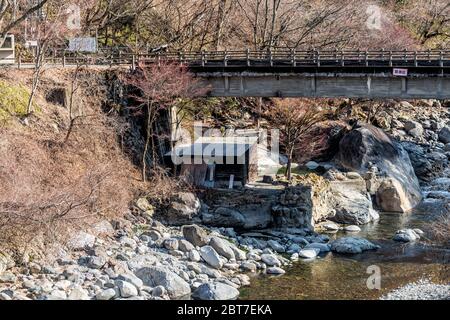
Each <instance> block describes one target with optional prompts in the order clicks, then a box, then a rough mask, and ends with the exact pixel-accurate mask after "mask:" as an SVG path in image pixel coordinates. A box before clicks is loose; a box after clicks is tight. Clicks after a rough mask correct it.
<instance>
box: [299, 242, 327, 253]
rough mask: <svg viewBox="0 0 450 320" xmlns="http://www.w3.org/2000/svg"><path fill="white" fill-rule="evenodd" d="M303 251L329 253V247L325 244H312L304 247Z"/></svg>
mask: <svg viewBox="0 0 450 320" xmlns="http://www.w3.org/2000/svg"><path fill="white" fill-rule="evenodd" d="M303 249H318V250H319V251H320V253H322V252H329V251H331V248H330V245H329V244H326V243H318V242H313V243H310V244H308V245H306V246H305V247H304V248H303Z"/></svg>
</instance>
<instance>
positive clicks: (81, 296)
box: [67, 286, 90, 300]
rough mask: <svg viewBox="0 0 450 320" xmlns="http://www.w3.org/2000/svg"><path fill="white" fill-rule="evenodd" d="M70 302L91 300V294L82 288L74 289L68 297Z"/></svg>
mask: <svg viewBox="0 0 450 320" xmlns="http://www.w3.org/2000/svg"><path fill="white" fill-rule="evenodd" d="M67 299H68V300H89V299H90V298H89V293H88V291H87V290H86V289H83V288H82V287H81V286H76V287H74V288H73V289H72V290H71V291H70V294H69V296H68V297H67Z"/></svg>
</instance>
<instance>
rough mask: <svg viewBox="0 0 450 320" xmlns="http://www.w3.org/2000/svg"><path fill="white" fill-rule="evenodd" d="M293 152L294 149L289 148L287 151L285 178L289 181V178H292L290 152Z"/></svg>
mask: <svg viewBox="0 0 450 320" xmlns="http://www.w3.org/2000/svg"><path fill="white" fill-rule="evenodd" d="M293 153H294V151H293V150H292V149H291V150H290V151H289V153H288V163H287V167H286V178H287V180H288V181H289V182H291V178H292V154H293Z"/></svg>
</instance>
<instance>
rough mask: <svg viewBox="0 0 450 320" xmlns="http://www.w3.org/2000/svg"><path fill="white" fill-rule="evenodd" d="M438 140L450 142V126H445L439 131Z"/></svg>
mask: <svg viewBox="0 0 450 320" xmlns="http://www.w3.org/2000/svg"><path fill="white" fill-rule="evenodd" d="M439 141H441V142H443V143H450V126H445V127H443V128H442V129H441V130H440V131H439Z"/></svg>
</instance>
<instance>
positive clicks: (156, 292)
mask: <svg viewBox="0 0 450 320" xmlns="http://www.w3.org/2000/svg"><path fill="white" fill-rule="evenodd" d="M165 294H166V289H165V288H164V287H163V286H156V287H154V288H153V290H152V296H154V297H162V296H164V295H165Z"/></svg>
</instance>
